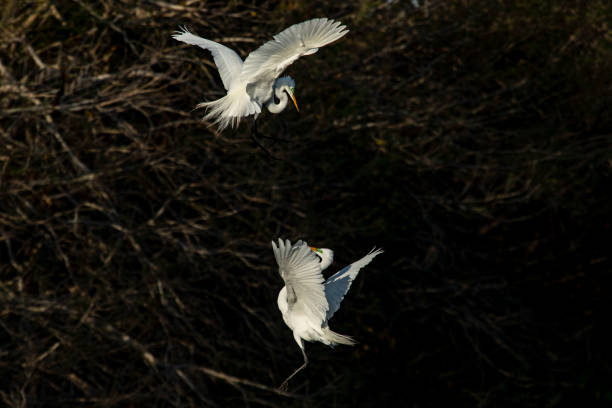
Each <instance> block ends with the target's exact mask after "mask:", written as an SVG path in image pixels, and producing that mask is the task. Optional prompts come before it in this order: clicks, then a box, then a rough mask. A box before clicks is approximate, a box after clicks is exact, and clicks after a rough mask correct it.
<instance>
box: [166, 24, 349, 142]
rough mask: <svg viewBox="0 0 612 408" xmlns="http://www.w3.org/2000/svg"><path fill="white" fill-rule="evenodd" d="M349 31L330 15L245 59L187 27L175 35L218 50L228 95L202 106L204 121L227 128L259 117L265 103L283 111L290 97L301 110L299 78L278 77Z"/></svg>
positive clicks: (276, 39)
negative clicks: (297, 90) (245, 118)
mask: <svg viewBox="0 0 612 408" xmlns="http://www.w3.org/2000/svg"><path fill="white" fill-rule="evenodd" d="M347 32H348V30H347V29H346V26H343V25H341V23H340V22H337V21H334V20H330V19H327V18H315V19H312V20H308V21H304V22H302V23H299V24H294V25H292V26H291V27H289V28H287V29H285V30H283V31H281V32H280V33H279V34H277V35H275V36H274V39H273V40H270V41H268V42H266V43H265V44H264V45H262V46H261V47H259V48H258V49H256V50H255V51H253V52H251V53H250V54H249V55H248V57H247V58H246V59H245V60H244V63H243V62H242V59H240V56H238V54H237V53H236V52H234V51H233V50H231V49H230V48H228V47H226V46H224V45H221V44H219V43H216V42H214V41H210V40H206V39H204V38H201V37H198V36H197V35H194V34H192V33H190V32H189V30H187V29H186V28H184V27H183V28H182V29H181V31H178V32H176V33H175V34H174V35H173V36H172V37H173V38H174V39H176V40H178V41H182V42H185V43H187V44H192V45H197V46H199V47H201V48H204V49H207V50H209V51H210V52H211V53H212V56H213V58H214V60H215V64H216V65H217V68H218V69H219V74H220V75H221V81H223V86H224V87H225V89H226V90H227V95H225V96H224V97H222V98H220V99H217V100H215V101H212V102H202V103H200V104H198V105H197V106H196V107H197V108H200V107H204V108H206V109H207V114H206V115H205V116H204V120H212V121H213V122H214V123H215V124H216V125H218V128H219V131H222V130H223V129H225V128H226V127H227V126H230V125H231V126H232V127H235V126H238V124H239V123H240V119H241V118H242V117H245V116H249V115H255V119H257V116H258V115H259V114H260V113H261V108H262V105H266V107H267V108H268V110H269V111H270V112H272V113H279V112H281V111H283V110H284V109H285V107H286V106H287V101H288V98H287V96H289V97H290V98H291V100H292V101H293V103H294V105H295V108H296V109H297V110H298V111H299V108H298V105H297V101H296V100H295V95H294V90H295V82H294V81H293V79H292V78H291V77H289V76H285V77H282V78H278V76H279V75H280V74H281V73H282V72H283V71H284V70H285V68H287V67H288V66H289V65H291V64H292V63H293V62H294V61H295V60H297V59H298V58H299V57H301V56H302V55H310V54H314V53H315V52H317V50H318V49H319V48H320V47H323V46H325V45H327V44H329V43H331V42H334V41H336V40H337V39H339V38H341V37H342V36H344V35H345V34H346V33H347ZM277 78H278V79H277ZM275 97H276V99H278V101H279V102H278V103H277V102H276V101H275ZM253 124H254V125H255V122H253ZM253 129H256V128H253ZM255 132H256V130H255Z"/></svg>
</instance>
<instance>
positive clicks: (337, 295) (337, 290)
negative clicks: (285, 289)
mask: <svg viewBox="0 0 612 408" xmlns="http://www.w3.org/2000/svg"><path fill="white" fill-rule="evenodd" d="M383 252H384V251H383V250H382V249H372V250H371V251H370V253H368V254H367V255H366V256H364V257H363V258H361V259H360V260H358V261H356V262H353V263H352V264H350V265H348V266H345V267H344V268H342V269H341V270H340V271H339V272H336V273H335V274H333V275H332V276H330V277H329V278H328V279H327V280H326V281H325V285H324V289H325V297H326V299H327V303H328V304H329V310H328V311H327V316H326V319H327V320H329V319H331V317H332V316H333V315H334V313H336V311H337V310H338V309H339V308H340V303H341V302H342V299H344V295H346V292H348V290H349V288H350V287H351V283H353V280H354V279H355V278H356V277H357V274H358V273H359V270H360V269H361V268H363V267H364V266H366V265H367V264H369V263H370V262H371V261H372V259H374V257H375V256H376V255H379V254H382V253H383Z"/></svg>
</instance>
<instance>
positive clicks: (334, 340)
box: [322, 327, 357, 346]
mask: <svg viewBox="0 0 612 408" xmlns="http://www.w3.org/2000/svg"><path fill="white" fill-rule="evenodd" d="M322 330H323V338H324V339H325V340H327V341H328V342H329V344H330V345H332V346H333V345H335V344H346V345H347V346H354V345H355V344H357V342H356V341H355V340H353V338H352V337H349V336H345V335H344V334H338V333H336V332H334V331H331V330H330V328H329V327H323V329H322Z"/></svg>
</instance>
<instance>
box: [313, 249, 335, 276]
mask: <svg viewBox="0 0 612 408" xmlns="http://www.w3.org/2000/svg"><path fill="white" fill-rule="evenodd" d="M310 249H312V250H313V251H314V253H315V254H317V255H318V256H319V258H321V270H323V269H325V268H327V267H328V266H329V265H331V263H332V262H333V261H334V251H332V250H331V249H329V248H315V247H310Z"/></svg>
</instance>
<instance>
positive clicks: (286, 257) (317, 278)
mask: <svg viewBox="0 0 612 408" xmlns="http://www.w3.org/2000/svg"><path fill="white" fill-rule="evenodd" d="M272 249H273V251H274V257H275V258H276V262H277V264H278V268H279V273H280V275H281V277H282V278H283V280H284V282H285V286H284V287H283V288H282V289H281V290H280V293H279V294H278V300H277V303H278V308H279V310H280V311H281V313H282V315H283V320H284V321H285V324H287V326H289V328H290V329H291V330H292V331H293V338H294V339H295V341H296V343H297V344H298V346H299V347H300V350H302V355H303V357H304V364H303V365H302V366H301V367H299V368H298V369H297V370H296V371H295V372H293V374H291V375H290V376H289V378H287V379H286V380H285V381H284V382H283V384H282V385H281V387H285V386H286V385H287V382H288V381H289V380H290V379H291V378H292V377H293V376H294V375H295V374H296V373H297V372H298V371H300V370H301V369H303V368H304V367H306V365H307V364H308V357H307V356H306V352H305V351H304V340H306V341H319V342H321V343H324V344H327V345H330V346H333V345H335V344H347V345H353V344H355V342H354V341H353V339H351V338H350V337H348V336H345V335H342V334H338V333H335V332H333V331H332V330H331V329H330V328H329V319H331V317H332V316H333V315H334V313H335V312H336V311H337V310H338V308H339V307H340V303H341V302H342V299H344V295H346V293H347V292H348V290H349V288H350V286H351V283H352V282H353V280H354V279H355V277H357V274H358V273H359V270H360V269H361V268H363V267H364V266H366V265H367V264H369V263H370V262H371V261H372V259H374V257H376V256H377V255H379V254H381V253H382V252H383V250H382V249H373V250H372V251H370V252H369V253H368V254H367V255H366V256H364V257H363V258H361V259H360V260H358V261H356V262H353V263H352V264H350V265H348V266H346V267H344V268H343V269H342V270H340V271H339V272H337V273H336V274H334V275H332V276H331V277H330V278H328V279H327V280H324V279H323V274H322V271H323V270H324V269H325V268H327V266H329V264H331V262H332V260H333V251H332V250H330V249H327V248H314V247H309V246H308V245H307V244H306V243H305V242H303V241H298V242H296V243H295V244H293V245H291V242H290V241H289V240H285V241H283V240H282V239H280V238H279V239H278V246H277V245H276V243H275V242H274V241H273V242H272Z"/></svg>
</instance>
